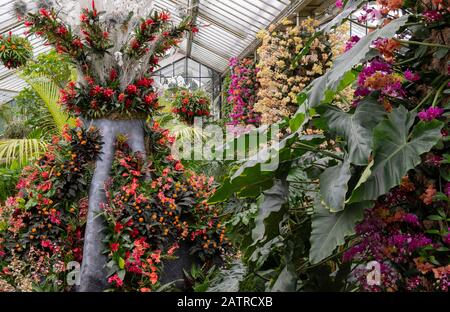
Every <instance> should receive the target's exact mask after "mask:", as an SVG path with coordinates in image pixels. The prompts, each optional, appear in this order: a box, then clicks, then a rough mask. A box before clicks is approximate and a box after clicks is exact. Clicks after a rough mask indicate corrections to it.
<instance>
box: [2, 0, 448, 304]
mask: <svg viewBox="0 0 450 312" xmlns="http://www.w3.org/2000/svg"><path fill="white" fill-rule="evenodd" d="M50 2H51V1H38V2H36V3H34V4H35V6H34V7H31V8H30V7H26V9H24V8H23V6H22V4H21V3H23V2H21V1H20V0H18V3H19V4H16V5H15V7H16V9H17V12H20V13H21V14H20V18H21V21H23V22H24V23H25V24H26V27H28V31H29V32H30V34H32V35H37V36H38V37H40V38H44V40H45V44H46V45H53V46H54V47H55V48H56V49H55V51H57V52H58V53H60V54H61V55H63V56H64V57H63V58H57V59H55V58H54V55H53V54H49V55H48V56H47V57H38V58H36V59H35V60H33V61H32V62H28V63H27V66H26V67H27V68H28V69H25V70H23V71H22V73H21V75H22V76H21V77H25V75H27V74H30V72H31V73H34V74H35V75H34V76H33V78H35V79H34V80H27V81H26V82H27V83H29V85H30V86H29V90H28V89H27V90H26V92H21V95H20V96H19V97H15V98H14V99H13V100H12V101H10V102H9V103H6V104H5V105H8V106H10V107H11V109H10V110H5V109H4V107H5V106H3V105H2V107H0V108H1V109H2V110H1V111H0V122H1V121H2V120H3V119H6V118H8V116H9V115H11V116H13V117H14V118H10V121H11V122H10V123H9V124H7V126H8V127H7V128H8V129H7V130H8V131H6V130H5V131H3V130H2V129H3V128H2V127H3V124H2V123H0V174H2V176H1V178H0V291H22V292H29V291H58V292H63V291H64V292H72V291H79V292H84V291H106V292H140V293H144V292H153V293H158V292H162V291H171V292H172V291H173V292H179V291H182V292H205V291H206V292H211V293H220V292H224V291H225V292H230V291H242V292H254V291H256V292H273V293H275V292H302V293H306V292H311V291H327V292H448V290H449V286H450V224H449V222H450V152H449V151H450V140H449V132H450V122H449V118H450V5H449V4H450V3H449V1H448V0H421V1H416V0H374V1H366V0H339V1H335V3H334V4H332V5H331V6H330V7H328V6H329V5H328V3H325V2H324V3H321V4H320V5H319V6H317V5H316V3H315V2H314V3H312V2H311V3H309V4H306V3H305V4H304V6H303V7H301V8H299V9H298V10H297V11H295V12H293V11H292V10H291V8H293V7H294V6H297V4H295V3H294V2H292V3H291V6H289V7H288V4H285V6H284V9H283V4H282V3H284V2H280V1H275V0H274V1H273V2H271V1H269V0H268V1H266V2H267V3H270V4H273V5H271V6H270V8H269V6H267V7H266V8H265V9H264V10H267V12H266V13H268V12H269V11H271V10H272V9H274V10H275V8H279V10H280V12H279V14H274V15H273V19H271V20H269V19H268V18H269V15H265V16H267V18H264V20H265V22H264V23H263V22H262V19H263V18H261V21H260V22H261V23H259V24H261V29H263V30H261V31H260V32H259V34H257V35H256V33H257V29H255V26H254V25H249V26H251V27H249V29H248V30H246V29H244V28H243V27H242V28H241V27H239V30H240V32H242V33H240V32H238V31H237V29H236V31H234V30H233V29H234V27H231V26H230V27H225V26H229V25H228V23H227V21H226V20H225V19H224V20H223V21H221V23H222V22H223V24H224V25H222V26H223V27H218V25H217V23H218V22H217V21H216V23H213V19H212V18H210V19H208V15H209V13H210V12H216V11H215V10H216V7H215V6H216V5H217V6H218V7H220V8H221V9H225V8H226V9H227V10H230V12H231V11H232V10H237V9H238V8H244V7H245V8H247V9H246V10H249V8H253V6H254V7H258V4H256V2H252V3H251V6H250V1H244V2H245V4H238V3H237V2H238V1H233V3H234V2H236V3H235V4H236V5H233V6H224V5H222V4H217V3H213V2H214V1H213V2H211V3H209V2H208V3H207V1H200V2H192V1H189V2H186V5H184V4H183V3H182V2H183V1H181V2H180V1H178V2H176V4H174V3H172V2H171V3H172V5H176V12H175V11H174V10H173V8H175V7H174V6H169V5H168V2H167V1H156V2H154V3H153V2H152V4H154V7H151V8H150V6H149V8H147V7H140V5H139V4H142V3H146V2H147V0H145V1H144V0H142V1H141V0H133V1H123V0H111V1H102V2H100V0H99V1H98V2H97V4H96V3H95V2H92V3H89V5H90V7H89V8H87V9H86V8H84V9H81V17H80V18H78V17H77V18H76V19H75V21H71V19H72V18H73V16H71V15H72V13H71V12H68V11H65V10H59V9H58V8H59V7H60V4H58V3H57V2H54V3H53V2H51V3H50ZM69 2H70V3H72V1H67V3H69ZM275 2H277V5H275ZM49 3H50V4H49ZM64 3H65V2H64ZM73 3H75V4H74V5H75V6H76V5H78V4H79V3H78V2H77V1H75V2H73ZM133 3H134V4H135V5H134V9H133V10H131V11H129V9H130V7H132V4H133ZM286 3H287V2H286ZM241 5H242V7H241ZM68 7H69V6H68V5H64V4H63V5H62V8H64V9H68ZM167 7H170V8H171V10H169V11H170V12H171V14H172V15H173V20H174V21H175V22H176V24H174V23H173V22H171V17H170V14H169V11H164V10H160V9H162V8H167ZM125 8H126V9H127V10H125ZM154 8H157V9H158V10H155V9H154ZM74 11H75V10H74ZM122 11H123V12H122ZM150 11H151V13H148V14H147V13H145V14H143V16H142V17H141V18H139V17H138V15H139V14H141V13H142V12H150ZM217 12H218V11H217ZM286 12H287V13H286ZM319 12H320V13H319ZM285 13H286V14H285ZM304 13H307V14H306V15H311V16H313V15H314V16H315V19H312V18H304V16H306V15H305V14H304ZM245 14H249V15H250V14H251V13H250V11H248V13H245ZM255 14H259V13H255ZM280 14H281V15H280ZM279 16H288V17H287V18H279ZM197 23H199V24H200V25H201V27H202V28H205V33H204V34H203V33H202V34H200V35H195V33H196V32H197V31H198V29H197V27H199V26H196V24H197ZM236 23H237V25H240V24H242V26H243V25H244V24H245V23H247V22H246V21H245V20H240V21H236ZM259 24H258V25H259ZM230 25H231V24H230ZM355 25H356V26H357V27H355ZM13 33H16V32H15V30H13ZM221 33H227V34H228V35H229V36H230V37H229V38H233V37H236V39H230V40H228V39H229V38H228V37H227V38H225V37H224V38H225V39H224V40H223V42H222V41H220V42H219V41H217V42H216V43H217V45H216V46H212V45H211V46H210V45H209V44H208V43H209V42H212V40H211V39H212V38H214V39H221V35H220V34H221ZM244 35H245V36H244ZM250 35H251V36H253V37H252V38H250V37H249V36H250ZM244 37H245V38H246V39H243V38H244ZM247 37H248V38H247ZM239 38H241V39H242V42H240V41H238V40H240V39H239ZM8 39H9V41H8ZM19 39H20V38H19V37H14V35H12V34H10V35H9V37H4V38H1V39H0V41H1V40H3V42H4V44H5V48H4V49H3V48H2V51H0V53H1V52H3V51H11V50H17V51H18V50H20V48H19V45H20V44H19V42H20V40H19ZM247 39H248V40H247ZM250 39H251V40H250ZM209 40H211V41H209ZM32 42H34V39H33V41H32ZM13 43H14V45H15V46H16V47H15V49H12V45H13ZM228 44H230V47H231V45H233V47H232V48H230V49H228V50H227V51H226V52H224V51H222V48H224V47H227V46H228ZM22 45H26V42H25V41H23V42H22ZM30 52H31V49H30ZM5 53H6V52H5ZM55 53H56V52H55ZM252 53H254V56H253V54H252ZM5 55H6V54H5ZM8 55H9V54H8ZM212 55H216V57H211V56H212ZM249 56H253V57H249ZM29 57H31V54H30V55H27V56H26V57H23V58H22V59H21V60H16V61H11V60H10V63H9V65H6V66H7V67H10V68H17V67H18V68H22V69H23V68H24V67H21V66H22V65H23V63H24V62H25V61H26V58H29ZM10 58H11V57H10ZM41 59H42V60H44V61H42V62H41V63H40V61H39V60H41ZM45 59H47V60H50V61H49V62H48V65H46V64H47V63H46V61H45ZM67 59H69V61H67V62H66V60H67ZM160 60H162V62H160ZM2 62H4V61H3V60H2ZM6 62H7V61H6ZM59 63H61V64H59ZM63 63H64V64H63ZM158 64H165V65H164V67H163V68H161V69H160V70H157V69H158V67H159V65H158ZM66 65H67V66H66ZM70 66H73V67H70ZM74 70H76V71H77V74H78V76H77V79H76V81H72V82H70V80H71V78H70V77H69V76H74V75H71V74H75V73H74V72H73V71H74ZM11 74H13V72H12V73H11ZM30 75H31V74H30ZM52 76H53V77H52ZM54 81H58V84H56V85H55V86H49V85H50V84H49V83H48V82H54ZM0 82H2V79H0ZM7 82H8V83H9V80H8V81H7ZM34 82H36V83H34ZM156 84H157V85H158V86H160V89H159V90H157V89H156V87H155V86H156ZM59 89H61V90H62V91H61V90H59ZM163 91H164V92H163ZM58 99H59V100H58ZM26 103H33V105H32V106H38V105H41V106H42V107H39V111H38V109H34V107H31V108H30V111H28V108H27V107H24V106H26ZM58 103H59V104H61V105H57V104H58ZM51 104H54V105H51ZM15 105H16V106H17V107H15ZM63 110H67V111H68V112H69V113H70V114H67V116H66V115H65V114H63V113H64V112H63ZM60 115H61V116H62V117H61V118H59V119H60V120H58V121H56V118H54V117H55V116H56V117H58V116H60ZM73 115H75V116H73ZM5 116H6V117H5ZM72 117H73V118H72ZM218 117H221V118H218ZM28 118H29V119H31V121H30V122H28ZM23 120H25V121H23ZM61 120H62V121H61ZM56 123H57V125H56ZM64 123H68V124H69V125H66V126H64ZM16 124H17V125H28V124H30V125H32V127H31V126H30V127H29V128H25V127H19V126H18V127H17V129H15V125H16ZM41 124H42V126H41ZM24 129H25V130H26V131H25V130H24ZM47 129H49V130H47ZM52 137H53V139H51V138H52ZM49 142H51V143H50V144H49ZM6 143H8V145H7V146H8V147H7V148H5V147H4V146H6ZM30 144H34V145H37V146H38V148H30V152H29V153H28V152H27V153H26V154H27V157H21V155H23V154H25V152H24V149H25V148H27V146H26V145H30ZM41 145H42V148H41ZM16 154H17V155H19V156H17V157H15V156H14V155H16ZM28 155H29V156H28ZM6 159H8V162H7V161H6ZM18 159H20V160H21V161H20V162H19V161H17V160H18ZM9 177H11V178H10V179H9ZM8 179H9V181H8ZM14 186H16V187H15V188H14ZM444 295H445V294H444ZM139 297H141V296H139ZM183 297H184V299H182V300H179V301H178V303H177V305H178V307H179V308H181V309H183V308H189V307H192V308H197V307H198V306H195V301H194V302H191V303H192V306H190V304H189V303H188V301H189V298H188V296H185V295H183ZM236 298H238V297H236ZM240 298H242V297H240ZM265 298H266V299H267V298H269V299H271V296H265ZM273 298H275V295H274V297H273ZM205 300H206V299H205ZM181 301H183V302H181ZM380 301H381V300H380ZM198 302H201V301H197V303H198ZM241 303H242V302H241ZM272 303H273V306H274V307H275V306H276V305H277V304H278V303H277V302H276V301H275V300H273V302H272ZM252 304H253V303H252Z"/></svg>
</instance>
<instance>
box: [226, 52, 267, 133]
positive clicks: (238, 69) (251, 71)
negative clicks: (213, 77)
mask: <svg viewBox="0 0 450 312" xmlns="http://www.w3.org/2000/svg"><path fill="white" fill-rule="evenodd" d="M229 66H230V70H231V82H230V86H229V89H228V95H229V96H228V99H227V100H228V103H229V104H230V105H231V106H232V107H233V108H232V112H231V113H230V117H231V120H232V122H231V123H232V124H233V125H238V124H239V123H242V124H244V125H248V124H252V125H258V124H259V122H260V120H261V116H260V115H259V114H258V113H256V112H255V111H254V105H255V102H256V99H257V97H256V95H257V92H258V88H259V83H258V81H257V80H256V75H257V73H258V69H257V68H256V66H255V63H254V62H253V60H252V59H243V60H239V59H237V58H232V59H231V60H230V63H229Z"/></svg>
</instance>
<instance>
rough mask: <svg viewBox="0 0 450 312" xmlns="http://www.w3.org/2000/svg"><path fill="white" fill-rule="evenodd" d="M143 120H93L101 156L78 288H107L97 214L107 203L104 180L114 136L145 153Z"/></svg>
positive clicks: (101, 222)
mask: <svg viewBox="0 0 450 312" xmlns="http://www.w3.org/2000/svg"><path fill="white" fill-rule="evenodd" d="M144 123H145V121H142V120H108V119H99V120H95V121H93V123H92V124H93V125H94V126H95V127H97V128H98V129H99V130H100V133H101V135H102V138H103V146H102V151H101V155H100V158H99V159H98V160H97V161H96V164H95V171H94V176H93V177H92V182H91V186H90V189H89V211H88V215H87V223H86V232H85V236H84V249H83V263H82V265H81V284H80V287H79V291H81V292H89V291H103V290H105V289H106V288H107V286H108V283H107V276H106V256H105V255H104V254H103V251H104V249H105V247H104V244H103V240H104V238H105V233H104V228H105V224H104V220H103V219H102V217H101V216H99V214H100V213H101V212H102V208H101V205H102V203H105V202H106V194H105V182H106V181H107V180H108V179H109V178H110V175H111V167H112V163H113V160H114V154H115V149H114V146H115V142H116V137H117V136H118V135H120V134H123V135H125V136H126V137H127V138H128V140H127V141H128V145H129V146H130V148H131V150H132V151H133V152H141V153H143V155H144V156H145V143H144Z"/></svg>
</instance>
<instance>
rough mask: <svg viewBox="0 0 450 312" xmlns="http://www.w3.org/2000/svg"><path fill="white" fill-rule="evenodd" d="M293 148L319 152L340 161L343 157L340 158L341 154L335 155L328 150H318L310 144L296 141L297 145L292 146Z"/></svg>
mask: <svg viewBox="0 0 450 312" xmlns="http://www.w3.org/2000/svg"><path fill="white" fill-rule="evenodd" d="M293 149H300V150H307V151H310V152H316V153H320V154H322V155H325V156H328V157H331V158H334V159H337V160H340V161H344V158H342V157H341V156H338V155H336V154H334V153H331V152H329V151H324V150H319V149H316V148H313V147H312V146H310V145H307V144H303V143H297V146H296V147H293Z"/></svg>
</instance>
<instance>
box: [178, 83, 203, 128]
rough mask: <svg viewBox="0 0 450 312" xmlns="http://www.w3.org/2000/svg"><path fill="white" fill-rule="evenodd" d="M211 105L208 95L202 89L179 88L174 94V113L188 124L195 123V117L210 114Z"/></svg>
mask: <svg viewBox="0 0 450 312" xmlns="http://www.w3.org/2000/svg"><path fill="white" fill-rule="evenodd" d="M210 105H211V101H210V99H209V97H208V95H207V94H206V93H205V92H204V91H203V90H201V89H197V90H195V91H190V90H189V89H184V88H178V89H177V90H176V92H174V93H173V94H172V106H173V108H172V113H174V114H176V115H177V116H178V117H179V118H180V119H181V120H182V121H184V122H186V123H187V124H188V125H193V124H194V119H195V117H203V116H206V117H207V116H209V113H210V112H209V110H210Z"/></svg>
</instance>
